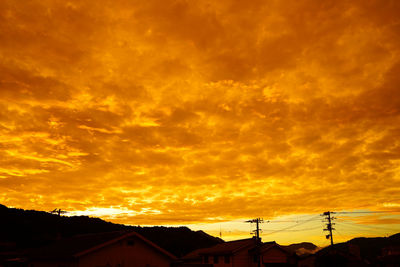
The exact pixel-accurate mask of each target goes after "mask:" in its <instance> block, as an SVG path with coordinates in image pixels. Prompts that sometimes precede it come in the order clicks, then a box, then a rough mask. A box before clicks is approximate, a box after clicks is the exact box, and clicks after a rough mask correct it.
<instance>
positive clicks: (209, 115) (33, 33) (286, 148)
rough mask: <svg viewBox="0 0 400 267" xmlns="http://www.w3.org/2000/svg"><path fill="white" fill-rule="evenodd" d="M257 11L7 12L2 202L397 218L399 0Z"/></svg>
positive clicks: (64, 4)
mask: <svg viewBox="0 0 400 267" xmlns="http://www.w3.org/2000/svg"><path fill="white" fill-rule="evenodd" d="M247 2H248V1H233V0H232V1H217V2H215V1H158V0H150V1H122V0H121V1H61V2H60V1H51V0H49V1H43V0H42V1H29V2H27V1H12V0H5V1H1V2H0V33H1V34H0V151H1V157H0V202H1V203H3V204H5V205H9V206H16V207H22V208H32V209H40V210H46V209H47V210H51V209H53V208H55V207H61V208H63V209H66V210H69V211H86V212H87V214H91V212H92V211H93V210H97V211H98V212H100V213H101V214H103V215H104V217H105V218H110V219H113V220H114V221H116V222H121V223H130V224H173V223H179V224H181V223H182V224H183V223H199V222H207V221H210V220H211V221H215V220H217V221H218V220H233V219H237V218H246V217H249V218H251V217H255V216H257V217H259V216H265V217H269V218H271V217H274V216H280V215H287V214H296V213H314V212H322V211H325V210H329V209H330V210H346V209H347V210H353V209H364V210H388V209H390V210H399V206H400V199H399V196H400V167H399V166H400V164H399V163H400V75H399V73H400V19H399V16H398V14H399V13H400V2H398V1H350V2H349V1H312V0H302V1H296V2H292V3H290V4H289V3H287V2H283V1H273V0H270V1H250V2H249V3H247ZM116 210H119V212H116ZM101 214H98V215H101Z"/></svg>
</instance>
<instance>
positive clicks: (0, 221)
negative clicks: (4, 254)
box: [0, 204, 222, 257]
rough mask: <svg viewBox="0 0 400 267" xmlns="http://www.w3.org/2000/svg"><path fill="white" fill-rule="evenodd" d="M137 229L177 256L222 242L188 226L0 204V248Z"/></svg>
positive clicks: (20, 248)
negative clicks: (60, 213)
mask: <svg viewBox="0 0 400 267" xmlns="http://www.w3.org/2000/svg"><path fill="white" fill-rule="evenodd" d="M122 230H126V231H132V230H133V231H136V232H138V233H139V234H141V235H143V236H144V237H146V238H147V239H149V240H151V241H152V242H154V243H156V244H157V245H159V246H160V247H162V248H164V249H166V250H168V251H170V252H171V253H173V254H174V255H176V256H178V257H179V256H182V255H185V254H187V253H189V252H190V251H193V250H195V249H198V248H203V247H210V246H213V245H215V244H217V243H220V242H222V240H221V239H219V238H216V237H213V236H210V235H208V234H206V233H204V232H202V231H192V230H190V229H189V228H187V227H162V226H157V227H140V226H127V225H122V224H114V223H111V222H106V221H103V220H101V219H99V218H93V217H88V216H72V217H67V216H58V215H56V214H51V213H48V212H44V211H34V210H23V209H15V208H7V207H6V206H4V205H1V204H0V250H7V249H17V250H22V249H25V248H32V247H39V246H43V245H47V244H49V243H51V242H53V241H55V240H57V239H60V238H67V237H71V236H74V235H78V234H88V233H102V232H110V231H122Z"/></svg>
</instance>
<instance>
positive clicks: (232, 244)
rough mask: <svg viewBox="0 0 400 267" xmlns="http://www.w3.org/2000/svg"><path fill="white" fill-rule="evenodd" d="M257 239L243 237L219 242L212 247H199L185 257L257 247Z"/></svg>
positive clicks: (231, 252) (219, 253)
mask: <svg viewBox="0 0 400 267" xmlns="http://www.w3.org/2000/svg"><path fill="white" fill-rule="evenodd" d="M256 244H257V241H256V239H255V238H248V239H241V240H235V241H228V242H224V243H220V244H217V245H215V246H213V247H210V248H201V249H197V250H195V251H193V252H191V253H189V254H187V255H186V256H184V257H183V259H190V258H196V257H199V256H201V255H228V254H235V253H237V252H238V251H241V250H242V249H251V248H253V247H255V246H256Z"/></svg>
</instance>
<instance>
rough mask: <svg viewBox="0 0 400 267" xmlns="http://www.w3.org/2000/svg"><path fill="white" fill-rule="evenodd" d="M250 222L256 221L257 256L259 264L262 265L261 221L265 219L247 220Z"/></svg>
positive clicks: (259, 266)
mask: <svg viewBox="0 0 400 267" xmlns="http://www.w3.org/2000/svg"><path fill="white" fill-rule="evenodd" d="M246 222H248V223H256V230H254V231H253V232H254V233H255V234H256V257H257V266H258V267H261V257H260V254H261V253H260V249H261V238H260V223H263V222H264V220H263V219H261V218H256V219H252V220H248V221H246Z"/></svg>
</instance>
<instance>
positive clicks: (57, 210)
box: [50, 209, 67, 216]
mask: <svg viewBox="0 0 400 267" xmlns="http://www.w3.org/2000/svg"><path fill="white" fill-rule="evenodd" d="M50 213H53V214H57V215H58V216H61V214H64V213H67V211H65V210H62V209H54V210H52V211H50Z"/></svg>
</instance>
